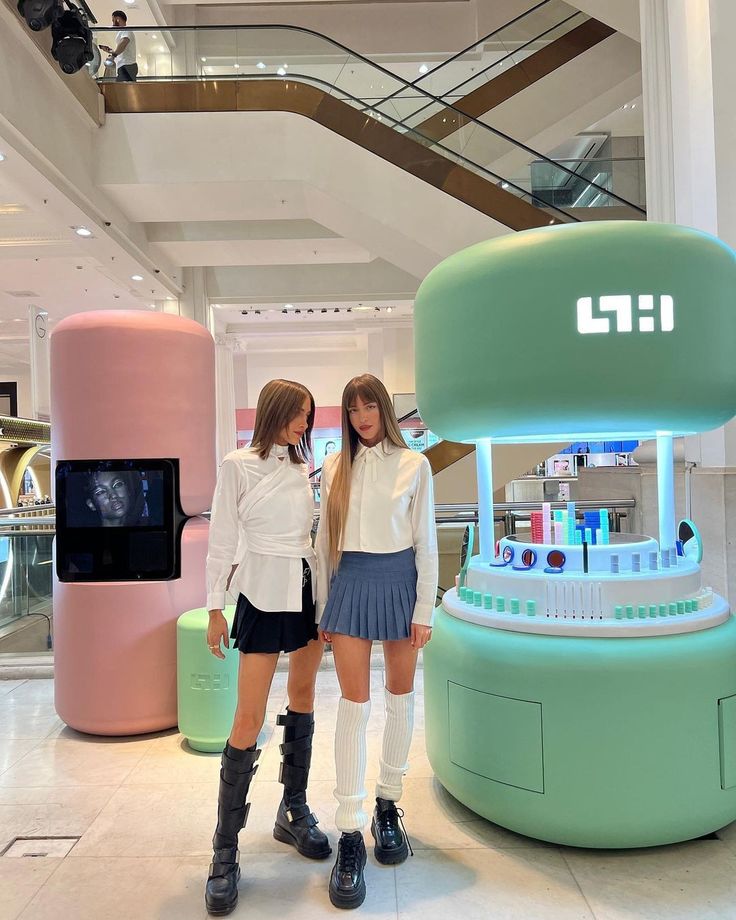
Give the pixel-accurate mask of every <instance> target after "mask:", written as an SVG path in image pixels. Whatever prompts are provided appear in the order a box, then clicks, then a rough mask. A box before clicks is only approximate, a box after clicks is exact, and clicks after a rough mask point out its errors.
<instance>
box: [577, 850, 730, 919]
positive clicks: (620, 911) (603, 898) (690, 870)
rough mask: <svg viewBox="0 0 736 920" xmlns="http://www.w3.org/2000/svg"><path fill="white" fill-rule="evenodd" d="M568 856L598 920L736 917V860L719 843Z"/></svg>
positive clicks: (580, 852) (583, 851)
mask: <svg viewBox="0 0 736 920" xmlns="http://www.w3.org/2000/svg"><path fill="white" fill-rule="evenodd" d="M562 855H563V857H564V858H565V860H566V862H567V864H568V866H569V867H570V871H571V872H572V873H573V875H574V876H575V879H576V880H577V882H578V884H579V885H580V888H581V890H582V892H583V894H584V895H585V897H586V898H587V900H588V903H589V904H590V906H591V909H592V910H593V913H594V914H595V917H596V920H634V918H636V920H638V918H642V920H734V918H736V857H735V856H734V854H733V853H732V852H731V850H729V848H728V847H727V846H726V844H725V843H722V842H721V841H719V840H697V841H693V842H691V843H683V844H678V845H676V846H668V847H657V848H653V849H647V850H621V851H616V850H608V851H600V852H599V851H593V850H573V849H563V850H562Z"/></svg>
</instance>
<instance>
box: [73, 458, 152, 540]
mask: <svg viewBox="0 0 736 920" xmlns="http://www.w3.org/2000/svg"><path fill="white" fill-rule="evenodd" d="M163 490H164V473H163V471H162V470H130V469H125V468H121V469H97V470H92V471H91V472H87V471H85V472H69V473H68V474H67V482H66V523H67V526H68V527H160V526H161V525H162V524H163V522H164V494H163Z"/></svg>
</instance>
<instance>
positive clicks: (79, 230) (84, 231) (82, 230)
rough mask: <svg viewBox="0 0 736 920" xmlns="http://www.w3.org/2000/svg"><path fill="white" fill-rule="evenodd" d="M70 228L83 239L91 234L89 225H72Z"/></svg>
mask: <svg viewBox="0 0 736 920" xmlns="http://www.w3.org/2000/svg"><path fill="white" fill-rule="evenodd" d="M72 230H73V231H74V232H75V233H76V234H77V236H83V237H84V238H85V239H87V238H88V237H90V236H92V231H91V230H90V229H89V227H72Z"/></svg>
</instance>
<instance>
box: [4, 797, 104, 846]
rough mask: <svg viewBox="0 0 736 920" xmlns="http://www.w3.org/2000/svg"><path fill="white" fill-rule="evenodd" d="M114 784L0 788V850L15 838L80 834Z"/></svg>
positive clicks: (92, 818)
mask: <svg viewBox="0 0 736 920" xmlns="http://www.w3.org/2000/svg"><path fill="white" fill-rule="evenodd" d="M114 792H115V787H114V786H88V787H81V786H73V787H69V788H63V787H58V786H46V787H41V788H39V787H31V788H0V850H2V849H3V848H4V847H5V846H7V845H8V844H9V843H10V842H11V841H12V840H13V839H14V838H15V837H29V836H30V837H46V836H51V837H80V836H81V835H82V834H84V832H85V831H86V830H87V828H88V827H89V826H90V825H91V824H92V822H93V821H94V820H95V818H96V817H97V815H98V814H99V813H100V811H101V810H102V808H103V807H104V806H105V805H106V804H107V803H108V802H109V800H110V799H111V798H112V795H113V793H114Z"/></svg>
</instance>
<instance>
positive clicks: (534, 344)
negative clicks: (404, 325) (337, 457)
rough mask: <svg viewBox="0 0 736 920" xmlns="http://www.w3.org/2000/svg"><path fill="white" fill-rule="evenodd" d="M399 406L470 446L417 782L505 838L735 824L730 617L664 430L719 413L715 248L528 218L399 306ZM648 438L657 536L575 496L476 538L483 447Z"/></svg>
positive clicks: (608, 840) (584, 839)
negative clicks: (507, 833) (461, 540)
mask: <svg viewBox="0 0 736 920" xmlns="http://www.w3.org/2000/svg"><path fill="white" fill-rule="evenodd" d="M415 337H416V363H417V377H416V380H417V398H418V404H419V408H420V411H421V414H422V418H423V419H424V420H425V421H426V422H427V424H428V426H429V427H430V428H431V429H432V430H433V431H435V432H436V433H437V434H439V435H440V436H441V437H444V438H447V439H450V440H454V441H465V442H472V443H475V444H476V446H477V451H476V453H477V465H478V498H479V528H480V553H479V555H478V556H474V557H473V558H472V559H469V560H466V561H465V564H464V565H463V569H462V571H461V573H460V575H459V577H458V583H457V586H456V587H455V588H453V589H451V590H449V591H447V592H446V593H445V595H444V599H443V603H442V607H441V608H440V609H439V610H438V611H437V614H436V619H435V630H434V632H435V634H434V638H433V640H432V642H431V643H430V644H429V646H428V647H427V649H426V652H425V699H426V733H427V749H428V753H429V758H430V761H431V764H432V767H433V769H434V771H435V773H436V775H437V777H438V778H439V780H440V782H441V783H442V784H443V785H444V786H445V787H446V788H447V789H448V791H449V792H450V793H452V795H454V796H455V797H456V798H458V799H459V800H460V801H461V802H463V803H464V804H465V805H467V806H468V807H469V808H471V809H472V810H473V811H475V812H477V813H478V814H480V815H483V816H484V817H486V818H488V819H490V820H491V821H494V822H495V823H497V824H500V825H502V826H504V827H507V828H510V829H511V830H514V831H517V832H519V833H522V834H526V835H528V836H531V837H537V838H540V839H543V840H548V841H553V842H556V843H561V844H569V845H572V846H582V847H643V846H652V845H656V844H665V843H672V842H675V841H680V840H686V839H691V838H695V837H700V836H702V835H705V834H708V833H710V832H712V831H714V830H716V829H718V828H720V827H722V826H724V825H725V824H728V823H729V822H731V821H733V820H735V819H736V621H734V618H733V617H732V616H731V613H730V610H729V607H728V603H727V602H726V600H725V599H724V598H722V597H720V596H719V595H718V594H716V593H714V592H713V590H712V589H711V588H709V587H707V586H704V585H703V584H702V581H701V572H700V561H701V558H702V546H701V541H700V536H699V533H698V528H697V526H696V523H694V522H692V521H687V520H683V521H679V522H676V519H675V502H674V484H673V479H674V475H673V469H674V465H673V441H672V439H673V436H677V435H687V434H693V433H697V432H702V431H706V430H709V429H712V428H715V427H718V426H720V425H723V424H724V423H725V422H727V421H728V420H729V419H730V418H731V417H732V416H733V415H734V413H735V412H736V358H735V357H734V345H736V254H735V253H734V252H733V251H732V250H731V249H730V248H729V247H727V246H726V245H725V244H723V243H722V242H720V241H719V240H717V239H714V238H713V237H711V236H708V235H707V234H704V233H700V232H697V231H694V230H690V229H686V228H683V227H678V226H670V225H664V224H649V223H643V222H642V223H637V222H626V221H621V222H613V221H612V222H605V223H602V222H601V223H581V224H575V225H565V226H558V227H549V228H544V229H539V230H529V231H526V232H522V233H517V234H514V235H512V236H506V237H503V238H499V239H495V240H491V241H489V242H487V243H481V244H479V245H476V246H472V247H471V248H469V249H466V250H464V251H462V252H459V253H457V254H456V255H454V256H452V257H450V258H448V259H446V260H445V261H444V262H442V263H441V264H440V265H438V266H437V267H436V268H435V269H434V270H433V271H432V272H431V273H430V274H429V276H428V277H427V278H426V280H425V281H424V283H423V284H422V285H421V287H420V289H419V292H418V294H417V298H416V304H415ZM628 438H641V439H643V438H656V443H657V477H658V513H659V533H658V534H657V535H656V537H655V536H654V535H646V534H618V533H611V532H610V531H609V524H608V517H609V516H608V512H607V510H606V509H605V508H601V509H600V510H599V511H596V512H590V511H586V512H585V514H584V515H579V514H578V513H577V512H576V509H575V506H574V503H570V504H569V505H567V506H565V505H562V506H560V507H554V508H549V507H544V508H543V509H542V510H541V511H539V512H536V513H534V514H533V515H532V522H531V531H530V533H529V534H528V535H523V536H522V535H513V536H506V537H504V538H503V539H502V540H500V541H499V542H498V544H497V545H496V544H495V541H494V532H493V490H492V475H491V469H492V467H491V462H492V444H493V443H510V442H520V441H534V442H543V441H546V440H548V441H563V440H569V441H577V440H618V439H628Z"/></svg>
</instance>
